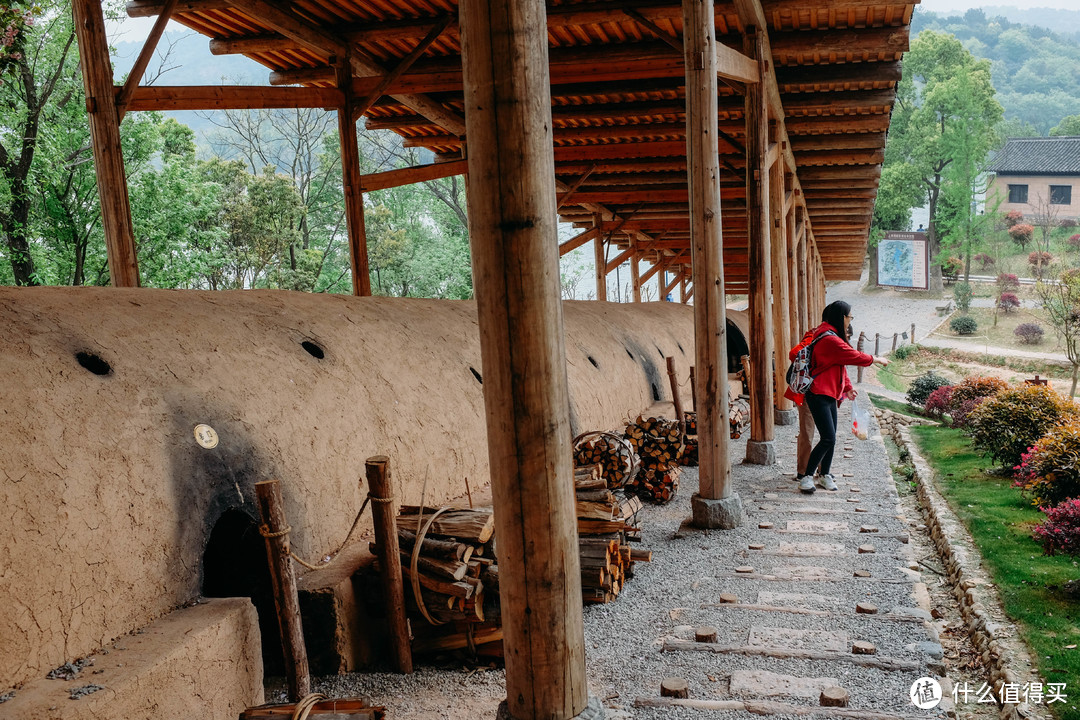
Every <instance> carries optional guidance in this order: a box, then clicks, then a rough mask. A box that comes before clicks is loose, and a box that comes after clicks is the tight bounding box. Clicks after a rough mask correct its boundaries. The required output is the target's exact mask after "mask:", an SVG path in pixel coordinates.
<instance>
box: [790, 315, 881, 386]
mask: <svg viewBox="0 0 1080 720" xmlns="http://www.w3.org/2000/svg"><path fill="white" fill-rule="evenodd" d="M829 330H832V331H833V332H836V328H834V327H833V326H832V325H829V324H828V323H821V324H820V325H818V326H817V327H816V328H814V329H813V330H811V331H809V332H808V333H806V335H804V336H803V340H804V341H805V340H808V339H810V338H811V337H817V336H818V335H820V334H822V333H824V332H827V331H829ZM797 353H798V346H796V347H794V348H792V349H791V350H790V351H789V352H788V359H789V360H794V359H795V355H796V354H797ZM873 364H874V356H873V355H867V354H866V353H863V352H859V351H858V350H856V349H855V348H853V347H851V346H850V345H848V344H847V343H846V342H844V341H843V340H841V339H840V337H839V335H828V336H826V337H823V338H821V339H820V340H818V341H817V344H816V345H814V349H813V351H812V352H811V355H810V374H811V375H813V377H814V382H813V384H811V385H810V392H812V393H814V394H815V395H828V396H830V397H834V398H836V399H837V401H843V399H844V395H845V394H846V393H847V391H848V390H851V389H852V387H853V386H852V384H851V379H850V378H848V374H847V370H846V369H845V367H844V366H846V365H855V366H857V367H870V366H871V365H873Z"/></svg>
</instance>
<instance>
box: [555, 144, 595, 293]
mask: <svg viewBox="0 0 1080 720" xmlns="http://www.w3.org/2000/svg"><path fill="white" fill-rule="evenodd" d="M552 157H553V158H554V154H553V155H552ZM552 162H554V160H552ZM603 221H604V218H603V217H602V216H600V215H599V214H597V215H594V216H593V226H594V227H597V228H599V227H601V225H602V224H603ZM593 252H594V259H595V261H596V299H597V300H607V299H608V297H607V257H606V255H605V253H604V234H603V233H600V234H599V235H597V236H596V240H595V242H594V243H593Z"/></svg>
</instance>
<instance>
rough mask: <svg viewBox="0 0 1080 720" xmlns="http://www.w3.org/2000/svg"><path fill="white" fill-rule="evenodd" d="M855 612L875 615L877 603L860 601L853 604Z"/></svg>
mask: <svg viewBox="0 0 1080 720" xmlns="http://www.w3.org/2000/svg"><path fill="white" fill-rule="evenodd" d="M855 612H857V613H862V614H863V615H877V605H874V604H873V603H866V602H861V603H859V604H857V605H856V606H855Z"/></svg>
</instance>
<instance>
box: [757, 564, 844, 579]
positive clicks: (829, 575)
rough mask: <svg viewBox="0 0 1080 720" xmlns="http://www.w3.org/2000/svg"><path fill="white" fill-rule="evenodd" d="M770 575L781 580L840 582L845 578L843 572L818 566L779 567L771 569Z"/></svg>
mask: <svg viewBox="0 0 1080 720" xmlns="http://www.w3.org/2000/svg"><path fill="white" fill-rule="evenodd" d="M772 574H773V575H774V576H775V577H777V578H779V579H781V580H840V579H842V578H844V577H845V575H844V572H843V571H839V570H833V569H832V568H827V567H821V566H818V565H781V566H779V567H776V568H773V571H772Z"/></svg>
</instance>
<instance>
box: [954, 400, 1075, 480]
mask: <svg viewBox="0 0 1080 720" xmlns="http://www.w3.org/2000/svg"><path fill="white" fill-rule="evenodd" d="M953 394H954V396H955V394H956V392H955V391H953ZM1078 418H1080V407H1078V406H1077V405H1075V404H1074V403H1073V402H1072V401H1071V400H1070V399H1069V398H1067V397H1064V396H1062V395H1059V394H1058V393H1056V392H1055V391H1054V390H1052V389H1051V388H1049V387H1047V386H1046V385H1035V386H1026V387H1022V388H1015V389H1012V390H1006V391H1005V392H1003V393H1001V394H1000V395H997V396H996V397H992V398H989V399H987V400H985V401H983V402H981V403H980V404H979V406H978V407H976V408H975V409H973V410H972V411H971V413H970V415H969V416H968V417H967V419H966V427H965V428H964V430H965V432H967V434H968V435H970V436H971V442H972V445H973V446H974V447H975V449H976V450H978V451H979V452H981V453H982V454H983V455H986V456H988V457H989V458H990V459H991V460H995V461H997V462H1000V463H1001V464H1002V465H1004V466H1005V467H1009V468H1011V467H1015V466H1016V465H1019V464H1020V456H1021V455H1023V454H1024V453H1025V452H1027V449H1028V448H1030V447H1032V446H1033V445H1035V443H1036V442H1038V440H1039V438H1041V437H1042V436H1043V435H1045V434H1046V433H1047V432H1048V431H1049V430H1050V429H1051V428H1054V427H1056V426H1057V425H1060V424H1061V423H1063V422H1067V421H1072V420H1075V419H1078ZM954 419H955V418H954Z"/></svg>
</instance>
